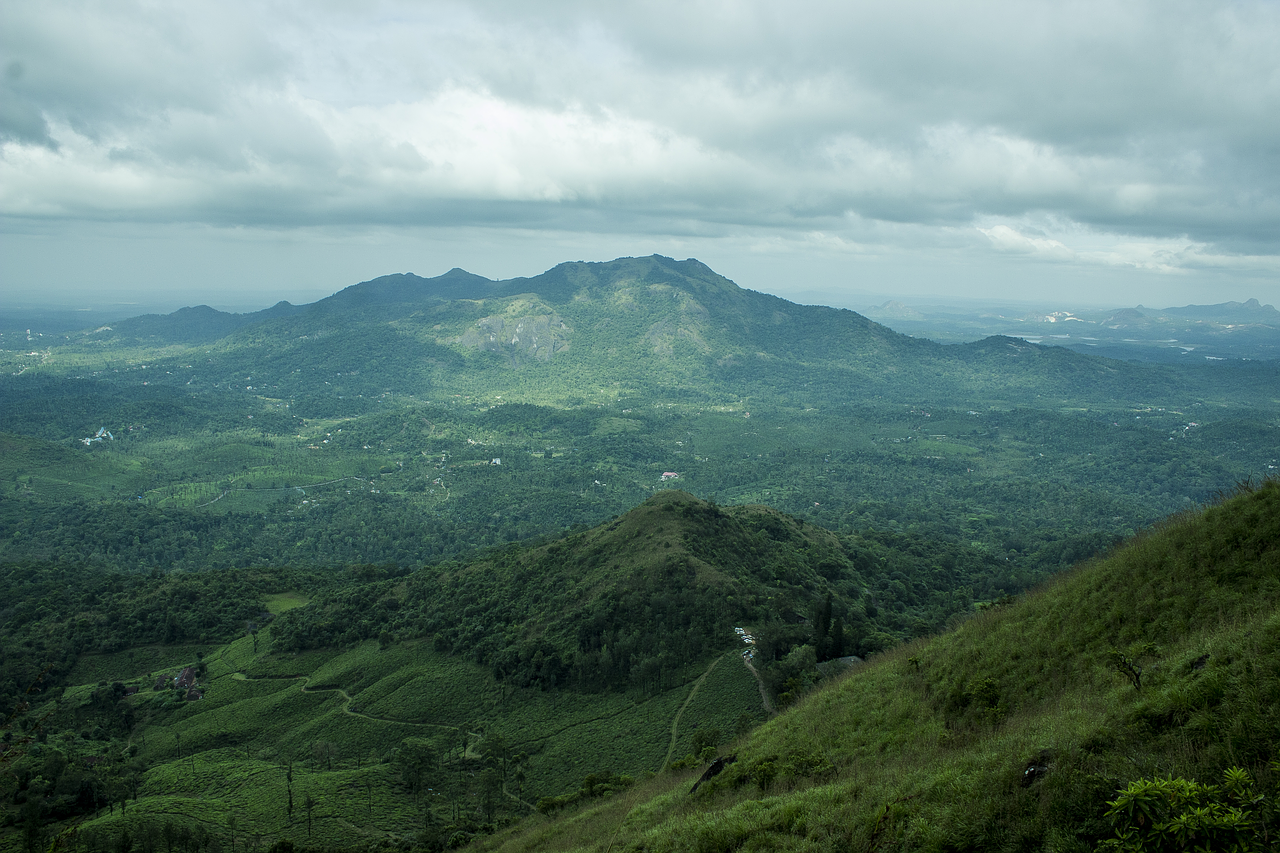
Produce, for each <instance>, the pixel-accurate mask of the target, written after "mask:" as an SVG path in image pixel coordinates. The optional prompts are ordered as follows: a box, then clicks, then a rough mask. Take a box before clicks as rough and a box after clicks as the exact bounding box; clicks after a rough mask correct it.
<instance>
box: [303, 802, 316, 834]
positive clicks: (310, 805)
mask: <svg viewBox="0 0 1280 853" xmlns="http://www.w3.org/2000/svg"><path fill="white" fill-rule="evenodd" d="M302 807H303V808H304V809H306V810H307V840H308V841H310V840H311V810H312V809H314V808H315V807H316V801H315V800H314V799H312V798H311V793H310V792H307V797H306V799H304V800H303V801H302Z"/></svg>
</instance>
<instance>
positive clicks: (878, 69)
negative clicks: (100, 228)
mask: <svg viewBox="0 0 1280 853" xmlns="http://www.w3.org/2000/svg"><path fill="white" fill-rule="evenodd" d="M1277 42H1280V7H1277V6H1275V5H1274V4H1270V3H1264V2H1241V3H1232V4H1228V5H1223V4H1209V3H1199V2H1174V3H1155V2H1136V3H1130V4H1120V5H1117V4H1114V3H1109V2H1084V3H1079V4H1069V5H1057V6H1052V5H1049V6H1045V5H1033V4H1025V3H1015V2H983V3H978V4H965V5H963V6H957V5H956V4H950V3H940V2H938V3H934V2H922V3H904V4H848V3H837V2H809V3H802V4H801V6H799V7H796V6H794V5H792V6H789V7H785V8H784V7H780V6H778V5H777V4H769V3H765V2H763V0H751V2H745V0H744V2H739V3H734V4H730V5H726V4H723V3H719V2H705V3H693V4H689V3H681V4H676V3H674V2H666V0H663V2H649V3H639V4H588V3H583V2H576V0H575V1H574V2H568V0H566V2H547V3H540V4H524V3H513V2H505V1H503V0H495V2H475V3H466V4H463V3H448V2H428V3H417V2H381V3H376V4H374V5H373V6H372V7H367V6H365V5H360V6H356V5H354V4H348V3H345V2H337V0H326V2H309V3H300V2H293V1H292V0H276V2H263V3H253V4H250V3H245V2H234V0H228V2H219V3H212V2H208V3H201V2H195V3H191V2H186V3H177V2H167V1H166V0H160V2H151V3H142V2H129V0H121V2H119V3H112V4H105V5H104V4H98V3H92V2H87V0H54V1H53V2H49V3H42V4H26V5H19V6H13V7H7V8H6V26H5V27H4V28H3V30H0V67H2V68H3V69H6V70H5V73H4V75H3V76H2V77H0V215H2V216H6V217H9V218H10V219H12V220H15V221H16V220H22V221H31V222H36V221H39V222H44V223H56V222H58V221H68V222H70V221H75V220H100V221H110V222H137V223H156V222H171V223H187V224H199V223H208V224H214V225H218V226H229V227H246V228H256V227H263V226H270V227H272V228H291V227H294V228H301V227H307V226H311V225H316V224H324V225H326V226H331V227H350V228H353V229H359V228H364V227H368V226H370V225H385V226H403V227H405V228H415V227H422V226H426V227H443V226H447V225H456V224H459V222H465V223H469V224H474V225H478V226H487V227H489V228H491V229H492V232H491V233H492V234H493V235H494V238H493V239H495V240H501V239H503V237H502V236H501V235H502V234H504V233H509V229H511V228H522V229H529V228H533V229H537V228H547V229H559V230H561V231H564V232H573V231H582V232H584V233H594V234H599V235H610V234H623V233H627V234H641V235H649V236H662V237H663V238H670V239H673V240H680V239H684V238H685V237H686V236H688V235H700V236H702V237H712V236H715V237H717V238H721V239H723V238H727V237H728V236H731V235H732V236H742V237H744V238H745V239H747V241H748V243H749V244H750V245H755V246H764V245H777V246H784V245H785V246H801V245H808V246H810V247H811V248H813V250H814V251H830V252H834V253H835V254H836V255H841V254H844V253H847V251H848V248H847V247H856V252H855V254H857V255H858V256H859V257H866V256H869V255H883V256H886V257H887V256H894V255H900V254H901V253H904V252H909V251H911V250H913V249H921V250H924V249H927V250H928V251H944V252H952V253H954V255H953V256H954V257H955V258H956V259H957V260H960V259H963V260H964V262H965V263H975V262H978V261H977V260H976V259H980V258H982V257H986V256H989V255H992V256H998V257H1003V258H1006V259H1007V258H1012V257H1015V256H1016V257H1021V258H1025V259H1027V260H1029V261H1032V260H1050V261H1053V262H1054V263H1058V264H1067V265H1072V264H1076V265H1083V266H1107V267H1111V268H1115V269H1129V270H1133V271H1135V272H1148V273H1149V272H1169V271H1174V270H1182V271H1191V272H1197V271H1199V272H1203V271H1205V270H1217V271H1220V272H1222V273H1223V274H1233V275H1234V274H1240V275H1245V274H1247V275H1249V276H1253V277H1254V278H1253V279H1251V280H1255V281H1256V280H1258V277H1264V278H1265V277H1266V276H1268V275H1271V274H1272V273H1270V272H1268V270H1272V269H1274V267H1273V266H1272V265H1271V261H1270V260H1269V259H1272V258H1276V257H1280V167H1277V162H1280V161H1278V160H1277V157H1276V154H1277V151H1278V149H1277V147H1276V142H1275V140H1276V139H1280V59H1277V54H1276V51H1275V50H1274V45H1275V44H1276V43H1277ZM1048 221H1051V222H1052V227H1051V228H1049V229H1048V230H1047V231H1045V232H1044V233H1039V232H1038V231H1037V228H1036V227H1028V226H1029V225H1032V226H1034V223H1036V222H1048ZM975 228H976V229H978V231H980V232H981V233H982V234H983V235H985V238H986V239H985V240H984V239H982V238H976V235H975V232H974V229H975ZM817 235H821V236H820V237H819V236H817ZM963 235H969V236H968V237H965V236H963ZM1100 235H1101V236H1100ZM975 238H976V239H975ZM1082 241H1083V242H1082ZM1091 241H1093V242H1097V241H1101V243H1104V244H1105V245H1099V246H1093V245H1092V244H1091ZM819 247H825V248H819ZM1233 258H1235V259H1237V260H1231V259H1233ZM992 262H993V263H996V262H997V261H992ZM1197 274H1198V273H1197ZM1273 286H1275V285H1273Z"/></svg>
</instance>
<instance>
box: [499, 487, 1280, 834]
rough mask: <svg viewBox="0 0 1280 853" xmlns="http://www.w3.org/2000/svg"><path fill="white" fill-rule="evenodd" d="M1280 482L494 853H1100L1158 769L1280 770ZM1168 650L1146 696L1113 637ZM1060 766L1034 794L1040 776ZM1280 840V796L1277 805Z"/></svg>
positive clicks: (1157, 534)
mask: <svg viewBox="0 0 1280 853" xmlns="http://www.w3.org/2000/svg"><path fill="white" fill-rule="evenodd" d="M1277 604H1280V483H1277V482H1276V481H1268V482H1266V483H1264V484H1262V485H1261V486H1260V487H1257V488H1248V489H1245V490H1244V491H1243V493H1241V494H1238V495H1236V496H1235V497H1232V498H1231V499H1229V500H1226V501H1224V502H1222V503H1221V504H1218V505H1215V506H1211V507H1209V508H1208V509H1206V510H1204V511H1203V512H1196V513H1187V514H1184V515H1181V516H1177V517H1175V518H1172V519H1170V520H1168V521H1166V522H1165V523H1163V524H1161V525H1158V526H1157V527H1156V528H1154V529H1152V530H1150V531H1148V532H1146V533H1144V534H1143V535H1142V536H1140V537H1137V538H1136V539H1134V540H1132V541H1130V542H1129V543H1127V544H1126V545H1125V546H1124V547H1122V548H1120V549H1119V550H1117V552H1116V553H1114V554H1112V555H1111V556H1110V557H1108V558H1107V559H1105V560H1099V561H1095V562H1093V563H1090V564H1087V565H1085V566H1082V567H1080V568H1078V569H1076V570H1074V571H1072V572H1069V573H1067V574H1066V575H1064V576H1062V577H1059V578H1057V579H1055V580H1054V581H1052V582H1050V583H1049V584H1047V585H1046V586H1045V587H1044V588H1042V589H1040V590H1037V591H1036V592H1034V593H1032V594H1028V595H1027V596H1026V597H1025V598H1023V599H1020V600H1018V601H1016V602H1014V603H1012V604H1008V605H1006V606H1002V607H996V608H991V609H989V610H987V611H985V612H983V613H980V614H978V615H977V616H975V617H973V618H972V619H969V620H968V621H966V622H964V623H963V624H962V625H960V626H958V627H957V628H956V629H955V630H954V631H951V632H949V633H946V634H944V635H940V636H938V637H935V638H932V639H929V640H923V641H919V642H916V643H913V644H911V645H908V646H905V647H902V648H899V649H897V650H895V651H893V652H891V653H889V654H885V655H881V656H879V657H877V658H876V659H875V660H874V661H873V662H872V663H871V664H870V665H868V666H865V667H861V668H859V669H858V670H856V671H854V672H852V673H850V674H849V675H847V676H846V677H844V678H842V679H840V680H838V682H837V683H834V684H832V685H830V686H828V687H827V688H825V689H821V690H819V691H817V692H815V693H813V694H811V695H810V696H809V697H807V698H806V699H804V700H802V701H801V702H800V703H799V705H798V706H797V707H795V708H794V709H793V710H791V711H789V712H788V713H786V714H783V715H781V716H779V717H777V718H775V719H774V720H771V721H769V722H768V723H766V724H765V725H763V726H761V727H760V728H759V729H757V730H756V731H755V732H753V733H752V734H751V735H750V737H749V738H747V739H746V740H745V741H743V742H742V743H740V744H739V745H738V746H737V747H736V750H735V751H736V755H737V760H736V762H735V763H733V764H731V765H729V767H728V768H727V769H726V770H725V771H724V772H723V773H722V774H721V775H720V776H718V777H717V778H716V779H714V780H713V781H712V782H710V783H708V784H706V785H703V786H702V787H701V788H700V790H699V791H698V793H697V795H696V796H690V794H689V788H690V785H691V776H690V775H689V774H687V773H686V774H684V775H672V776H664V777H661V778H660V779H657V780H655V781H654V783H653V784H652V787H650V788H649V789H648V790H646V791H645V792H643V794H642V795H639V794H637V795H635V796H634V797H633V800H626V799H625V798H621V797H619V798H618V801H617V802H612V803H606V804H602V805H595V806H592V807H590V808H588V809H585V810H583V811H582V812H581V813H579V814H576V815H572V816H569V817H567V818H565V819H563V820H561V821H558V822H555V823H549V822H547V821H546V820H545V819H538V820H536V821H534V822H532V823H528V824H525V825H524V826H522V827H521V828H520V829H519V830H516V831H513V832H511V833H509V834H507V835H505V836H496V837H494V838H492V839H489V840H487V841H485V842H481V843H478V845H477V846H479V847H481V848H482V849H496V850H508V851H514V850H557V851H568V850H582V851H588V850H590V851H599V850H615V851H616V850H633V851H639V850H645V851H668V850H669V851H689V850H696V851H728V850H849V849H853V850H872V849H890V848H891V849H902V850H930V851H943V850H949V851H955V850H1062V851H1066V850H1080V851H1084V850H1090V849H1092V848H1093V846H1094V845H1095V844H1097V843H1098V842H1099V841H1101V840H1102V839H1103V838H1105V837H1107V836H1108V835H1109V825H1108V824H1107V822H1106V820H1105V819H1104V812H1105V810H1106V800H1107V799H1112V798H1114V794H1115V792H1116V791H1117V789H1118V788H1120V787H1122V786H1123V785H1125V784H1127V783H1128V782H1129V781H1132V780H1134V779H1138V778H1146V777H1153V776H1165V775H1173V776H1176V777H1184V778H1189V779H1197V780H1200V781H1205V782H1213V781H1216V780H1217V779H1218V778H1220V776H1221V774H1222V772H1223V770H1225V769H1226V768H1228V767H1231V766H1240V767H1243V768H1245V769H1246V770H1248V771H1249V772H1250V773H1251V774H1252V775H1253V777H1254V779H1256V780H1257V783H1258V790H1259V791H1260V792H1265V793H1266V794H1267V795H1268V796H1269V797H1271V798H1274V794H1275V792H1276V789H1277V782H1280V775H1278V774H1277V770H1276V768H1275V767H1274V765H1273V762H1274V760H1275V759H1276V758H1277V756H1278V755H1280V613H1277V610H1276V606H1277ZM1147 643H1153V644H1154V645H1155V653H1154V654H1152V655H1151V656H1150V659H1143V660H1144V662H1145V664H1146V666H1145V670H1144V674H1143V677H1142V686H1141V689H1140V690H1138V689H1135V688H1134V686H1133V685H1132V684H1131V683H1130V682H1129V681H1128V680H1127V679H1126V678H1125V677H1123V676H1121V675H1120V674H1118V673H1117V672H1115V671H1114V670H1113V669H1112V668H1111V667H1110V665H1109V663H1108V661H1109V654H1110V652H1111V650H1112V649H1117V650H1120V651H1122V652H1124V653H1126V654H1130V655H1136V654H1138V653H1139V652H1140V651H1141V649H1140V647H1141V646H1142V645H1144V644H1147ZM1032 765H1038V766H1042V767H1045V768H1046V770H1045V771H1044V772H1041V773H1040V774H1039V775H1038V776H1034V775H1033V780H1034V781H1032V782H1031V784H1029V785H1026V786H1024V785H1023V784H1022V783H1023V781H1024V774H1025V771H1026V770H1027V768H1028V767H1029V766H1032ZM1262 820H1263V823H1264V828H1265V829H1266V831H1268V832H1271V833H1274V832H1275V827H1273V826H1271V821H1272V820H1273V817H1272V812H1271V810H1270V807H1269V806H1268V807H1266V808H1265V809H1264V810H1263V813H1262Z"/></svg>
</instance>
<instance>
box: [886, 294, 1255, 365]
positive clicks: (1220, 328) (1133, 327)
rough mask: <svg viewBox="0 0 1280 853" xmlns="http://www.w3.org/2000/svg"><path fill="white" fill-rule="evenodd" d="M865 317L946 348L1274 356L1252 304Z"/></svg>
mask: <svg viewBox="0 0 1280 853" xmlns="http://www.w3.org/2000/svg"><path fill="white" fill-rule="evenodd" d="M866 314H867V316H869V317H872V318H874V319H876V320H878V321H880V322H883V323H885V324H886V325H889V326H891V327H893V328H894V329H897V330H898V331H900V332H904V333H907V334H912V335H917V336H920V337H927V338H931V339H934V340H938V341H945V342H949V343H953V342H963V341H972V340H974V339H976V338H981V337H987V336H990V335H1009V336H1012V337H1020V338H1023V339H1025V340H1028V341H1032V342H1034V343H1037V344H1048V345H1052V346H1057V347H1063V348H1067V349H1073V350H1075V351H1077V352H1083V353H1089V354H1092V355H1103V356H1107V357H1109V358H1117V359H1124V360H1131V361H1149V362H1163V363H1184V362H1188V361H1204V360H1208V361H1223V360H1241V359H1262V360H1275V359H1277V358H1280V311H1277V310H1276V309H1275V308H1274V307H1273V306H1271V305H1262V304H1260V303H1259V302H1258V300H1256V299H1250V300H1248V301H1246V302H1223V303H1220V304H1218V305H1186V306H1183V307H1181V308H1162V309H1153V308H1146V307H1144V306H1142V305H1139V306H1137V307H1136V308H1123V309H1120V310H1119V311H1099V310H1093V311H1079V310H1075V311H1068V310H1063V309H1061V308H1057V309H1047V310H1044V311H1027V310H1026V309H1014V308H999V307H994V306H989V305H986V306H982V307H977V306H965V305H957V306H948V307H943V306H927V305H919V306H914V307H913V306H908V305H905V304H903V303H902V302H897V301H893V300H890V301H888V302H885V303H883V304H881V305H879V306H876V307H874V308H870V309H868V310H867V311H866Z"/></svg>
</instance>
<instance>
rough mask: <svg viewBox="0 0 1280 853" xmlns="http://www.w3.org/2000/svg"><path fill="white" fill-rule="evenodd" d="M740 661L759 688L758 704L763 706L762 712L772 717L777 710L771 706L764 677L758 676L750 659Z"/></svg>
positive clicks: (771, 702) (771, 701)
mask: <svg viewBox="0 0 1280 853" xmlns="http://www.w3.org/2000/svg"><path fill="white" fill-rule="evenodd" d="M742 662H743V664H745V665H746V667H747V670H748V671H749V672H750V673H751V675H752V677H753V678H755V680H756V686H757V687H759V688H760V704H761V705H763V706H764V712H765V713H766V714H768V715H769V716H770V717H772V716H773V715H774V714H776V713H778V711H777V709H776V708H774V707H773V700H771V699H770V698H769V691H768V690H766V689H765V686H764V679H763V678H761V677H760V673H759V672H757V671H756V668H755V667H754V666H752V665H751V661H749V660H747V659H746V658H743V659H742Z"/></svg>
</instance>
